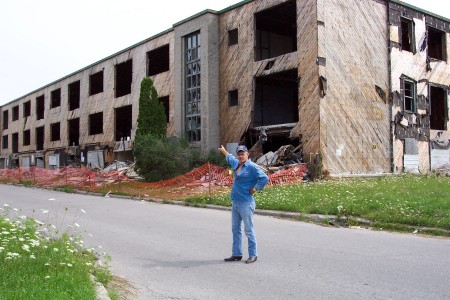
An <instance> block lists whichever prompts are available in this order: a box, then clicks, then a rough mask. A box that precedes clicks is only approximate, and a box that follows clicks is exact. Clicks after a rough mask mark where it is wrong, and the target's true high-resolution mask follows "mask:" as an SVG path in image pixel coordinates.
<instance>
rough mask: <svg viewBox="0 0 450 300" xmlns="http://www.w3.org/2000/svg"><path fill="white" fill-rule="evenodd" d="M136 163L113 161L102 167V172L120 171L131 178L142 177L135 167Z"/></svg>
mask: <svg viewBox="0 0 450 300" xmlns="http://www.w3.org/2000/svg"><path fill="white" fill-rule="evenodd" d="M134 167H135V163H126V162H123V161H113V162H111V163H110V164H109V165H108V166H107V167H106V168H104V169H102V170H101V172H104V173H110V172H115V171H117V172H119V173H120V174H122V175H125V176H127V177H128V178H130V179H142V177H140V176H139V175H138V173H137V172H136V170H135V169H134Z"/></svg>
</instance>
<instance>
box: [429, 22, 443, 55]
mask: <svg viewBox="0 0 450 300" xmlns="http://www.w3.org/2000/svg"><path fill="white" fill-rule="evenodd" d="M446 46H447V44H446V41H445V32H444V31H441V30H438V29H435V28H432V27H428V56H429V57H431V58H435V59H439V60H444V61H445V60H447V51H446Z"/></svg>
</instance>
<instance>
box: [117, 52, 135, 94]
mask: <svg viewBox="0 0 450 300" xmlns="http://www.w3.org/2000/svg"><path fill="white" fill-rule="evenodd" d="M132 77H133V60H132V59H129V60H127V61H126V62H123V63H120V64H117V65H116V98H119V97H122V96H125V95H128V94H130V93H131V81H132Z"/></svg>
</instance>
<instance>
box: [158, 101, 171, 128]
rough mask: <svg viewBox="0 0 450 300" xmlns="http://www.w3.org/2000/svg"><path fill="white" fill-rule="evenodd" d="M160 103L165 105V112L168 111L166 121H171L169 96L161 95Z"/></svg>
mask: <svg viewBox="0 0 450 300" xmlns="http://www.w3.org/2000/svg"><path fill="white" fill-rule="evenodd" d="M158 100H159V103H162V104H163V105H164V112H165V113H166V122H167V123H169V96H164V97H159V98H158Z"/></svg>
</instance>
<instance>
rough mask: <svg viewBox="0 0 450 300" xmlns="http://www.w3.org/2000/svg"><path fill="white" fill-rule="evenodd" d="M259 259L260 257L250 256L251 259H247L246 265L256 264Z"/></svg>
mask: <svg viewBox="0 0 450 300" xmlns="http://www.w3.org/2000/svg"><path fill="white" fill-rule="evenodd" d="M257 259H258V256H250V257H249V258H247V260H246V261H245V263H246V264H251V263H254V262H255V261H256V260H257Z"/></svg>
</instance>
